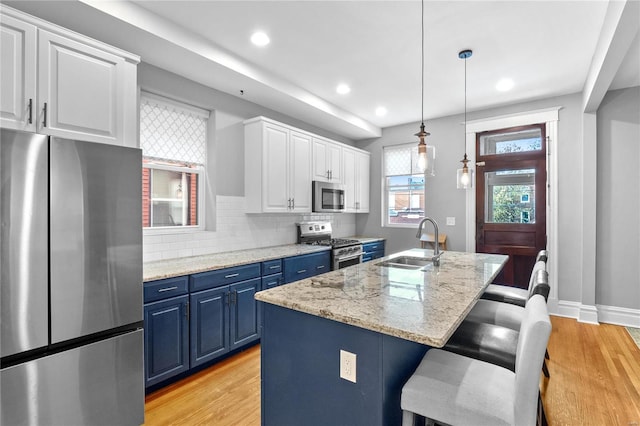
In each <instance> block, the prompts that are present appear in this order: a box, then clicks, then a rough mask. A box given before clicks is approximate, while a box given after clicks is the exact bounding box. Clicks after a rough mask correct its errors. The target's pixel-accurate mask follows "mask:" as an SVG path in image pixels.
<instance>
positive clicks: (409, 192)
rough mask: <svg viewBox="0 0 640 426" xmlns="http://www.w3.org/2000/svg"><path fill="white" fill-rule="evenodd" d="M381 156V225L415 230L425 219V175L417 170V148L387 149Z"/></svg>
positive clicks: (395, 147) (411, 146)
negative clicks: (382, 190) (382, 175)
mask: <svg viewBox="0 0 640 426" xmlns="http://www.w3.org/2000/svg"><path fill="white" fill-rule="evenodd" d="M383 157H384V160H383V161H384V196H383V204H384V205H383V207H382V211H383V216H384V226H398V227H402V226H407V227H411V228H413V227H415V225H417V224H418V223H420V220H422V218H423V217H424V207H425V204H424V176H425V175H424V173H421V172H420V171H418V167H417V164H418V145H417V144H413V143H412V144H406V145H396V146H388V147H384V149H383Z"/></svg>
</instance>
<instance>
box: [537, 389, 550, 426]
mask: <svg viewBox="0 0 640 426" xmlns="http://www.w3.org/2000/svg"><path fill="white" fill-rule="evenodd" d="M537 420H538V421H537V423H538V425H540V426H548V425H549V423H547V416H546V414H545V413H544V405H543V404H542V396H541V395H540V393H539V392H538V419H537Z"/></svg>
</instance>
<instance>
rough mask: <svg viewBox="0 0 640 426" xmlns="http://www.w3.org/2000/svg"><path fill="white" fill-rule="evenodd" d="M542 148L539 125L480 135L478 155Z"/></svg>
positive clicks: (538, 149) (511, 152)
mask: <svg viewBox="0 0 640 426" xmlns="http://www.w3.org/2000/svg"><path fill="white" fill-rule="evenodd" d="M540 150H542V130H541V129H540V128H539V127H536V128H527V129H522V130H515V131H511V132H501V133H487V134H483V135H481V136H480V155H481V156H482V155H495V154H498V155H500V154H513V153H521V152H529V151H540Z"/></svg>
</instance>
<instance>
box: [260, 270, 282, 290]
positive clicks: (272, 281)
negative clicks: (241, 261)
mask: <svg viewBox="0 0 640 426" xmlns="http://www.w3.org/2000/svg"><path fill="white" fill-rule="evenodd" d="M282 283H284V277H283V276H282V274H281V273H280V274H273V275H267V276H266V277H262V290H269V289H270V288H274V287H278V286H279V285H281V284H282Z"/></svg>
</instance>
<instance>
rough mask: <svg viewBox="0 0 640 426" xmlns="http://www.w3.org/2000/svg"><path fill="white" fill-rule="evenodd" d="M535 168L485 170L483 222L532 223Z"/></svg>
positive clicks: (534, 208)
mask: <svg viewBox="0 0 640 426" xmlns="http://www.w3.org/2000/svg"><path fill="white" fill-rule="evenodd" d="M535 178H536V171H535V169H519V170H500V171H494V172H485V174H484V184H485V192H484V193H485V209H484V211H485V223H535V222H536V206H535V199H536V197H535V188H536V186H535Z"/></svg>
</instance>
